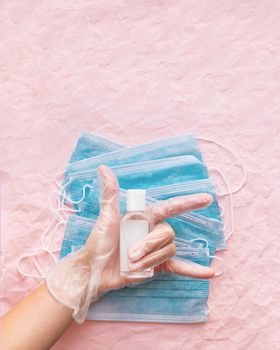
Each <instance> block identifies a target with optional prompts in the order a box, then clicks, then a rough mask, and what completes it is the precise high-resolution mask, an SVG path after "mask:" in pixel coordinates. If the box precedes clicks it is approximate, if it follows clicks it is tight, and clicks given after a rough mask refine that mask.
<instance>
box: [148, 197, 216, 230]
mask: <svg viewBox="0 0 280 350" xmlns="http://www.w3.org/2000/svg"><path fill="white" fill-rule="evenodd" d="M212 201H213V198H212V196H211V195H210V194H208V193H199V194H193V195H187V196H178V197H173V198H169V199H166V200H163V201H159V202H158V203H156V204H155V205H153V206H152V207H151V208H150V209H149V210H150V215H151V217H152V220H153V222H154V223H155V222H159V221H162V220H164V219H167V218H168V217H170V216H175V215H178V214H181V213H183V212H185V211H190V210H196V209H200V208H204V207H207V206H208V205H210V204H211V203H212Z"/></svg>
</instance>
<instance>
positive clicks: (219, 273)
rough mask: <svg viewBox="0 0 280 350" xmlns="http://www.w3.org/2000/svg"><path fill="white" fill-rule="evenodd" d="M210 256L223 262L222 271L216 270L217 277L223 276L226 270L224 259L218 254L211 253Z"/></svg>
mask: <svg viewBox="0 0 280 350" xmlns="http://www.w3.org/2000/svg"><path fill="white" fill-rule="evenodd" d="M209 258H212V259H216V260H218V261H220V262H221V270H220V271H217V272H216V271H215V277H218V276H221V275H222V274H223V273H224V271H225V262H224V259H222V258H220V257H219V256H216V255H209Z"/></svg>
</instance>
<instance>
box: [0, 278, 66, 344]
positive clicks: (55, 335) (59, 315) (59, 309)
mask: <svg viewBox="0 0 280 350" xmlns="http://www.w3.org/2000/svg"><path fill="white" fill-rule="evenodd" d="M72 313H73V310H71V309H69V308H67V307H66V306H64V305H62V304H61V303H59V302H58V301H56V300H55V299H54V298H53V297H52V296H51V294H50V293H49V291H48V289H47V286H46V284H45V283H44V284H43V285H41V286H40V287H39V288H37V289H36V290H35V291H34V292H32V293H31V294H30V295H28V296H27V297H26V298H24V299H23V300H22V301H21V302H20V303H18V304H17V305H16V306H15V307H14V308H13V309H12V310H10V311H9V312H8V313H7V314H5V315H4V316H3V317H2V319H1V342H2V344H1V345H2V347H1V348H2V349H5V350H16V349H19V350H33V349H34V350H35V349H36V350H43V349H50V348H51V346H52V345H53V344H54V343H55V342H56V341H57V340H58V339H59V338H60V337H61V335H62V334H63V333H64V332H65V330H66V329H67V328H68V327H69V326H70V324H71V323H72V321H73V318H72Z"/></svg>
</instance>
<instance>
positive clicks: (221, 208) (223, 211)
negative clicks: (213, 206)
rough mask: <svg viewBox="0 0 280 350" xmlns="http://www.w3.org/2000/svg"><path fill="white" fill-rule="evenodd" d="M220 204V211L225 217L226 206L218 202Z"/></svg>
mask: <svg viewBox="0 0 280 350" xmlns="http://www.w3.org/2000/svg"><path fill="white" fill-rule="evenodd" d="M218 205H219V208H220V212H221V214H220V215H221V217H223V216H224V215H225V210H224V207H223V206H222V204H220V203H218Z"/></svg>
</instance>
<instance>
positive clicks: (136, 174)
mask: <svg viewBox="0 0 280 350" xmlns="http://www.w3.org/2000/svg"><path fill="white" fill-rule="evenodd" d="M111 169H112V170H113V171H114V173H115V175H116V176H117V178H118V181H119V184H120V186H121V187H122V188H124V189H128V188H138V189H139V188H146V189H147V188H152V187H157V186H159V185H160V184H161V185H168V184H171V183H181V182H186V181H191V180H198V179H201V178H207V177H208V173H207V168H206V166H205V165H204V164H203V163H202V162H200V161H199V160H198V159H197V158H195V157H193V156H178V157H169V158H163V159H156V160H150V161H145V162H139V163H136V164H125V165H119V166H112V167H111ZM69 181H70V184H69V185H68V186H66V187H65V189H66V192H67V193H68V196H69V197H70V198H71V200H73V201H80V198H81V197H82V195H83V189H84V187H85V186H90V185H91V186H92V187H93V189H95V186H96V185H97V183H98V181H97V169H94V170H91V171H85V172H84V173H75V174H71V176H70V177H69ZM87 200H90V198H89V196H88V193H87V195H86V197H85V201H87ZM80 202H81V201H80ZM79 207H80V206H79Z"/></svg>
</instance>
